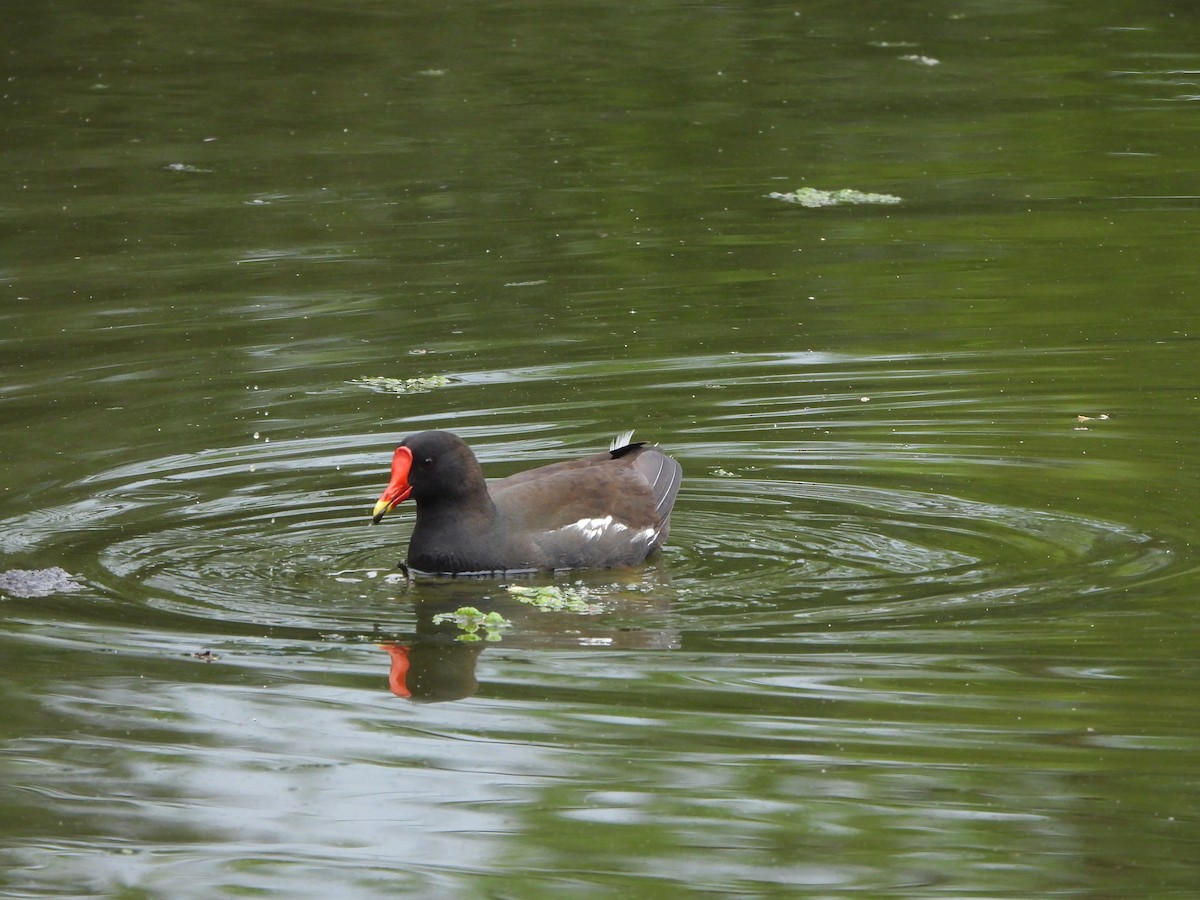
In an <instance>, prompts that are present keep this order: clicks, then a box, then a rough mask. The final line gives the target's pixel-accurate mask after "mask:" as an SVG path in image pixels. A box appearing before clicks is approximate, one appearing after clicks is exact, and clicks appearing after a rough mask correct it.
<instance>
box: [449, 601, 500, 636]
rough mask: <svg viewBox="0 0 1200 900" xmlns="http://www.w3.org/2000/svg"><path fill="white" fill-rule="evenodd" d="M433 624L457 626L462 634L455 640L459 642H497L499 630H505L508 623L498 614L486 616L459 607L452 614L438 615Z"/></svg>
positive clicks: (466, 607)
mask: <svg viewBox="0 0 1200 900" xmlns="http://www.w3.org/2000/svg"><path fill="white" fill-rule="evenodd" d="M433 621H434V623H435V624H439V625H440V624H441V623H443V622H451V623H453V624H454V625H455V626H457V628H458V630H459V631H461V632H462V634H460V635H459V636H458V637H457V638H456V639H455V640H459V641H478V640H485V641H498V640H500V639H501V638H500V629H501V628H507V627H508V626H509V622H508V620H507V619H506V618H504V616H502V615H500V613H498V612H490V613H487V614H486V615H485V614H483V613H482V612H480V611H479V610H478V609H476V608H475V607H474V606H460V607H459V608H458V609H456V610H455V611H454V612H452V613H438V614H437V615H436V616H434V617H433ZM481 626H482V628H483V635H482V636H480V634H479V629H480V627H481Z"/></svg>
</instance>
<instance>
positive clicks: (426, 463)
mask: <svg viewBox="0 0 1200 900" xmlns="http://www.w3.org/2000/svg"><path fill="white" fill-rule="evenodd" d="M421 468H422V469H432V468H433V457H432V456H426V457H425V458H424V459H423V460H421Z"/></svg>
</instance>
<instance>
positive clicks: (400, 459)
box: [371, 447, 413, 525]
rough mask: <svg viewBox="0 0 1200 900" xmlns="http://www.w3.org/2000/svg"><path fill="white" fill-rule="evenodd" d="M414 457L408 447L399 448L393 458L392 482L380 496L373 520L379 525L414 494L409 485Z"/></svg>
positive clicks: (372, 516)
mask: <svg viewBox="0 0 1200 900" xmlns="http://www.w3.org/2000/svg"><path fill="white" fill-rule="evenodd" d="M412 461H413V455H412V451H411V450H409V449H408V448H407V447H397V448H396V453H395V454H394V455H393V456H392V480H391V481H390V482H389V483H388V486H387V488H386V489H385V490H384V492H383V493H382V494H380V495H379V501H378V502H377V503H376V504H375V510H374V511H373V512H372V514H371V518H372V519H373V520H374V522H375V524H376V525H378V524H379V521H380V519H382V518H383V517H384V516H386V515H387V514H388V513H389V512H391V511H392V507H394V506H395V505H396V504H397V503H400V502H402V501H404V500H406V499H408V495H409V494H411V493H412V485H411V484H409V483H408V473H409V470H411V469H412Z"/></svg>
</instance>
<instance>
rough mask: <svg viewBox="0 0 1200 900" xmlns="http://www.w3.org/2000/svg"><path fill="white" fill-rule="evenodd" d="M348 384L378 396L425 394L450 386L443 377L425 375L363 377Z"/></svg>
mask: <svg viewBox="0 0 1200 900" xmlns="http://www.w3.org/2000/svg"><path fill="white" fill-rule="evenodd" d="M347 383H348V384H357V385H360V386H361V387H365V388H369V389H370V390H372V391H376V392H377V393H380V394H427V393H429V392H430V391H432V390H434V389H435V388H440V387H445V386H446V385H448V384H450V379H449V378H447V377H446V376H445V375H426V376H424V377H421V378H387V377H385V376H382V375H364V376H363V377H362V378H355V379H353V380H352V381H350V382H347Z"/></svg>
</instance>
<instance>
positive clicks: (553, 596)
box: [508, 584, 600, 614]
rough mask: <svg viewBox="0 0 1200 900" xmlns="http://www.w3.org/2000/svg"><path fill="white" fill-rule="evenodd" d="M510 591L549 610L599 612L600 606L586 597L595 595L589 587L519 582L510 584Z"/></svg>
mask: <svg viewBox="0 0 1200 900" xmlns="http://www.w3.org/2000/svg"><path fill="white" fill-rule="evenodd" d="M508 592H509V593H510V594H512V595H513V596H514V597H516V598H517V599H518V600H520V601H521V602H522V603H528V604H529V605H530V606H536V607H537V608H538V609H544V610H547V611H549V612H576V613H589V614H590V613H597V612H599V611H600V607H599V606H597V605H596V604H594V603H589V602H588V601H587V599H586V598H588V597H591V596H593V595H592V593H591V592H590V591H588V590H587V588H584V587H574V588H560V587H556V586H554V585H547V586H545V587H525V586H524V585H519V584H510V585H508Z"/></svg>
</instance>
